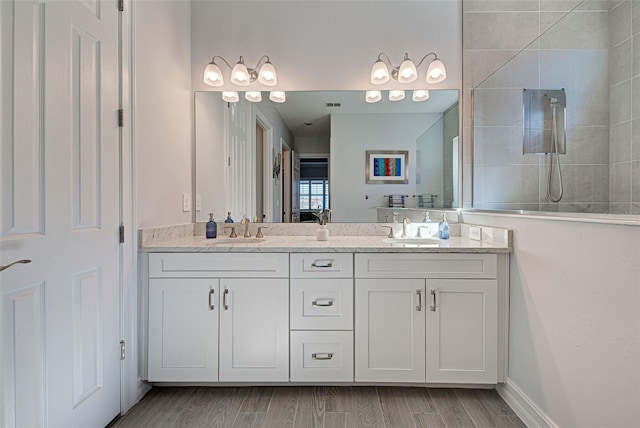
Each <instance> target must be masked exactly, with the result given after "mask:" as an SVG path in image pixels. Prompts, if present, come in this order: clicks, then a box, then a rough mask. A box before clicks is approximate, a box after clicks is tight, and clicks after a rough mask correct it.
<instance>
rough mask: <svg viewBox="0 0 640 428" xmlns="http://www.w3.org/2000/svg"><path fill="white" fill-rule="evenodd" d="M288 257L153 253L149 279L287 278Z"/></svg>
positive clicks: (274, 255)
mask: <svg viewBox="0 0 640 428" xmlns="http://www.w3.org/2000/svg"><path fill="white" fill-rule="evenodd" d="M288 276H289V255H288V254H286V253H266V254H264V253H261V254H254V253H234V254H221V253H152V254H149V277H150V278H171V277H173V278H198V277H201V278H211V277H214V278H287V277H288Z"/></svg>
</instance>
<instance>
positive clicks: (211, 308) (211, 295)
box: [209, 288, 216, 311]
mask: <svg viewBox="0 0 640 428" xmlns="http://www.w3.org/2000/svg"><path fill="white" fill-rule="evenodd" d="M215 292H216V290H214V289H213V288H212V289H211V290H209V310H210V311H213V310H214V309H215V308H216V307H215V305H214V304H213V303H212V302H211V298H212V297H213V294H214V293H215Z"/></svg>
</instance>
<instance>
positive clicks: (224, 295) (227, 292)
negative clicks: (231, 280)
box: [222, 287, 229, 311]
mask: <svg viewBox="0 0 640 428" xmlns="http://www.w3.org/2000/svg"><path fill="white" fill-rule="evenodd" d="M227 294H229V289H228V288H227V287H224V293H222V307H223V308H224V310H225V311H228V310H229V306H227Z"/></svg>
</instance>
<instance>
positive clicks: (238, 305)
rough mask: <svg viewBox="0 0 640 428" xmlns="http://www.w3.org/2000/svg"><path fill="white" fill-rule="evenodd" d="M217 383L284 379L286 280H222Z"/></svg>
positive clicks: (286, 367)
mask: <svg viewBox="0 0 640 428" xmlns="http://www.w3.org/2000/svg"><path fill="white" fill-rule="evenodd" d="M220 291H221V293H222V301H221V305H222V306H221V312H220V380H221V381H225V382H231V381H233V382H235V381H267V382H279V381H282V382H287V381H288V380H289V281H288V280H287V279H222V280H220Z"/></svg>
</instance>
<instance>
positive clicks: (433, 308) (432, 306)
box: [429, 290, 436, 312]
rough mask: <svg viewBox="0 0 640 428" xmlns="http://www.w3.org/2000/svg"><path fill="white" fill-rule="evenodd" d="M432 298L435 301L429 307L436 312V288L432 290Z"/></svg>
mask: <svg viewBox="0 0 640 428" xmlns="http://www.w3.org/2000/svg"><path fill="white" fill-rule="evenodd" d="M431 299H432V301H433V305H431V306H430V307H429V310H430V311H431V312H435V311H436V290H431Z"/></svg>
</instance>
